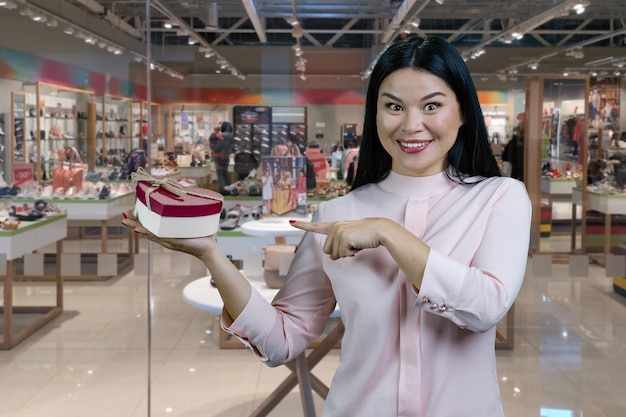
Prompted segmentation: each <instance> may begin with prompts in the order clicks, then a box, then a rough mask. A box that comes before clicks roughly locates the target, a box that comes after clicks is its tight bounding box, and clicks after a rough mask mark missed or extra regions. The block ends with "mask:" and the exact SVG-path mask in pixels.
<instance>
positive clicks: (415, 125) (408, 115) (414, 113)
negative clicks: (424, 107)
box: [402, 108, 424, 133]
mask: <svg viewBox="0 0 626 417" xmlns="http://www.w3.org/2000/svg"><path fill="white" fill-rule="evenodd" d="M422 130H424V115H423V114H422V112H420V111H419V110H416V109H410V108H409V109H407V110H405V112H404V120H403V121H402V131H403V132H405V133H413V132H419V131H422Z"/></svg>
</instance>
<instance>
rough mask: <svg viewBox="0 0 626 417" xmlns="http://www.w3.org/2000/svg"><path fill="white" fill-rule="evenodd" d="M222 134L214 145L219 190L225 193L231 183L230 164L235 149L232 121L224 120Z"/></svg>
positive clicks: (221, 128)
mask: <svg viewBox="0 0 626 417" xmlns="http://www.w3.org/2000/svg"><path fill="white" fill-rule="evenodd" d="M220 136H221V139H220V138H219V137H217V140H216V141H215V145H214V146H213V147H212V150H213V159H214V161H215V171H216V173H217V190H218V192H219V193H221V194H225V193H226V190H225V188H226V187H228V186H229V185H230V177H229V175H228V166H229V165H230V153H231V152H232V150H233V125H231V124H230V122H222V125H221V127H220Z"/></svg>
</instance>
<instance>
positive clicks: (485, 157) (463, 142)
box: [352, 36, 501, 190]
mask: <svg viewBox="0 0 626 417" xmlns="http://www.w3.org/2000/svg"><path fill="white" fill-rule="evenodd" d="M403 68H413V69H416V70H420V71H426V72H428V73H430V74H433V75H435V76H437V77H439V78H441V79H442V80H443V81H445V82H446V83H447V85H448V86H449V87H450V89H451V90H452V91H453V92H454V94H455V95H456V99H457V101H458V103H459V108H460V110H461V114H462V116H463V120H464V123H463V125H462V126H461V127H460V128H459V133H458V135H457V138H456V141H455V142H454V145H453V146H452V148H451V149H450V151H449V152H448V158H447V164H448V170H447V173H448V175H449V176H452V177H454V178H453V179H456V180H457V181H459V182H463V177H465V176H470V177H471V176H479V177H495V176H500V175H501V173H500V169H499V168H498V164H497V162H496V159H495V157H494V156H493V153H492V152H491V145H490V143H489V133H488V131H487V126H486V125H485V120H484V118H483V113H482V110H481V108H480V103H479V102H478V95H477V94H476V88H475V87H474V82H473V81H472V77H471V75H470V73H469V70H468V69H467V66H466V65H465V62H464V61H463V58H462V57H461V55H460V54H459V53H458V52H457V50H456V49H455V48H454V47H453V46H452V45H450V44H449V43H448V42H447V41H445V40H444V39H442V38H439V37H434V36H433V37H426V38H422V37H419V36H411V37H408V38H405V39H400V40H398V41H396V42H394V43H393V44H391V46H389V48H387V50H385V52H384V53H383V54H382V55H381V56H380V58H379V59H378V62H377V63H376V65H375V67H374V70H373V71H372V74H371V77H370V82H369V86H368V89H367V96H366V101H365V120H364V123H363V136H362V140H361V147H360V149H359V165H358V168H357V173H356V177H355V179H354V184H353V185H352V190H354V189H356V188H358V187H360V186H362V185H365V184H370V183H377V182H379V181H381V180H383V179H384V178H386V177H387V175H389V172H390V171H391V156H390V155H389V154H388V153H387V151H385V149H384V148H383V146H382V144H381V143H380V138H379V137H378V129H377V127H376V113H377V102H378V93H379V90H380V85H381V84H382V82H383V80H384V79H385V78H387V77H388V76H389V75H390V74H391V73H393V72H394V71H397V70H400V69H403Z"/></svg>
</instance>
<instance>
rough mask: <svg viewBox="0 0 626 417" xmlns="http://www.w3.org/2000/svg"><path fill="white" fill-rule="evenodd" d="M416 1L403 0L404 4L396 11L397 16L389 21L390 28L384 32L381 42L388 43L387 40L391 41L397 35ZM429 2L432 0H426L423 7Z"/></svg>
mask: <svg viewBox="0 0 626 417" xmlns="http://www.w3.org/2000/svg"><path fill="white" fill-rule="evenodd" d="M416 2H417V0H403V1H402V4H401V5H400V7H399V8H398V11H397V12H396V14H395V16H394V17H393V18H392V19H391V21H390V22H389V25H388V28H389V29H387V30H386V31H385V33H383V36H382V38H381V42H382V43H383V44H386V43H387V42H389V41H390V40H392V39H393V38H395V37H396V35H397V33H398V32H399V31H400V29H401V28H402V24H403V23H404V21H405V19H406V17H407V15H408V13H409V12H410V11H411V9H412V8H413V6H414V5H415V3H416ZM428 3H430V0H425V1H424V3H423V4H422V6H421V8H424V7H425V6H426V5H427V4H428Z"/></svg>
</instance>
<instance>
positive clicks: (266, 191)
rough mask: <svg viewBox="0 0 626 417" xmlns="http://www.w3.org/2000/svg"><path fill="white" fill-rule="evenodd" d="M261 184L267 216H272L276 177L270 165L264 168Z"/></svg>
mask: <svg viewBox="0 0 626 417" xmlns="http://www.w3.org/2000/svg"><path fill="white" fill-rule="evenodd" d="M261 184H262V188H261V190H262V191H261V195H262V196H263V207H264V210H265V216H267V217H270V216H271V215H272V199H273V198H274V178H273V177H272V169H271V168H270V167H269V166H268V167H266V169H264V170H263V176H262V177H261Z"/></svg>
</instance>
